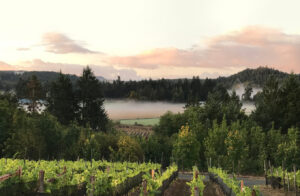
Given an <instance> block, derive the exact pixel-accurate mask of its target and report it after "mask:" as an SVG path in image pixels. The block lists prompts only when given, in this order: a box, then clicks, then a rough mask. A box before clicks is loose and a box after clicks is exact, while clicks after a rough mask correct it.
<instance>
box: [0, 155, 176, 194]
mask: <svg viewBox="0 0 300 196" xmlns="http://www.w3.org/2000/svg"><path fill="white" fill-rule="evenodd" d="M176 172H177V166H175V165H172V166H170V167H169V168H167V170H166V171H165V172H163V173H161V166H160V165H159V164H153V163H142V164H138V163H130V162H124V163H120V162H116V163H112V162H107V161H94V160H93V161H91V162H87V161H84V160H79V161H75V162H72V161H63V160H61V161H28V160H13V159H0V193H1V195H20V194H21V195H33V194H36V193H43V194H46V195H47V194H48V195H123V194H127V193H128V192H129V191H130V190H131V189H133V188H134V187H136V186H138V185H140V184H142V182H143V185H144V184H145V186H144V190H143V192H145V193H147V194H148V193H149V194H150V195H151V194H152V193H158V192H160V191H163V190H164V189H165V188H166V187H164V186H165V184H166V182H168V181H169V183H170V182H171V181H172V179H174V177H176ZM150 174H151V175H150Z"/></svg>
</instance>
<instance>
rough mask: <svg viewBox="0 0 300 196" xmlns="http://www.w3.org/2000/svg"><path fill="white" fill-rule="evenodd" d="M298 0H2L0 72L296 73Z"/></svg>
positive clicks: (127, 75) (135, 75)
mask: <svg viewBox="0 0 300 196" xmlns="http://www.w3.org/2000/svg"><path fill="white" fill-rule="evenodd" d="M299 8H300V1H299V0H284V1H283V0H247V1H246V0H194V1H193V0H126V1H124V0H118V1H117V0H105V1H104V0H22V1H20V0H1V1H0V70H37V71H59V70H62V72H64V73H72V74H77V75H79V74H80V73H81V72H82V69H83V67H84V66H86V65H90V66H91V67H92V68H93V70H94V72H95V74H96V75H98V76H103V77H105V78H107V79H115V78H116V77H117V76H118V75H120V76H121V78H122V79H125V80H129V79H133V80H138V79H141V78H153V79H156V78H162V77H164V78H182V77H192V76H194V75H199V76H200V77H201V78H204V77H210V78H215V77H218V76H227V75H230V74H233V73H236V72H238V71H241V70H243V69H245V68H256V67H258V66H268V67H272V68H276V69H279V70H282V71H285V72H292V71H293V72H295V73H300V21H299V19H300V11H299Z"/></svg>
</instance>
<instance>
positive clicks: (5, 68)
mask: <svg viewBox="0 0 300 196" xmlns="http://www.w3.org/2000/svg"><path fill="white" fill-rule="evenodd" d="M0 70H1V71H11V70H15V67H14V66H12V65H9V64H7V63H5V62H3V61H0Z"/></svg>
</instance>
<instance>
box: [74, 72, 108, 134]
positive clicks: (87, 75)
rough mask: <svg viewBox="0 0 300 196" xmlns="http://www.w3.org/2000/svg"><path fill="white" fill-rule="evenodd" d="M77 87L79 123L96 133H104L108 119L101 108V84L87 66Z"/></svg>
mask: <svg viewBox="0 0 300 196" xmlns="http://www.w3.org/2000/svg"><path fill="white" fill-rule="evenodd" d="M77 85H78V91H77V96H78V101H79V106H80V107H79V115H80V117H79V123H80V124H81V125H83V126H90V127H91V128H92V129H94V130H97V131H105V128H106V124H107V122H108V118H107V114H106V112H105V110H104V107H103V102H104V98H103V95H102V90H101V84H100V83H99V81H98V80H97V78H96V77H95V75H94V73H93V72H92V70H91V69H90V68H89V67H88V66H87V67H86V68H85V69H84V70H83V73H82V76H81V77H80V78H79V80H78V82H77Z"/></svg>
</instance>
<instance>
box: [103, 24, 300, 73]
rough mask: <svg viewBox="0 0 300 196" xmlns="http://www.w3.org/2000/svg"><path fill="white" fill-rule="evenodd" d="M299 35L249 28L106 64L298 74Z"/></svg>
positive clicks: (299, 57) (115, 57)
mask: <svg viewBox="0 0 300 196" xmlns="http://www.w3.org/2000/svg"><path fill="white" fill-rule="evenodd" d="M299 54H300V35H291V34H285V33H283V32H281V31H280V30H278V29H272V28H264V27H261V26H250V27H247V28H244V29H242V30H240V31H235V32H231V33H228V34H224V35H220V36H216V37H213V38H211V39H209V40H207V42H206V44H205V46H204V47H203V46H202V45H194V46H193V47H192V48H189V49H178V48H157V49H153V50H150V51H147V52H144V53H140V54H137V55H132V56H112V57H109V58H108V59H107V63H108V64H111V65H118V66H121V67H129V68H139V69H160V68H161V67H185V68H188V67H190V68H196V67H197V68H214V69H232V68H240V67H249V68H255V67H258V66H265V65H268V66H269V67H274V68H277V69H280V70H282V71H286V72H290V71H295V72H300V55H299Z"/></svg>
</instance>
